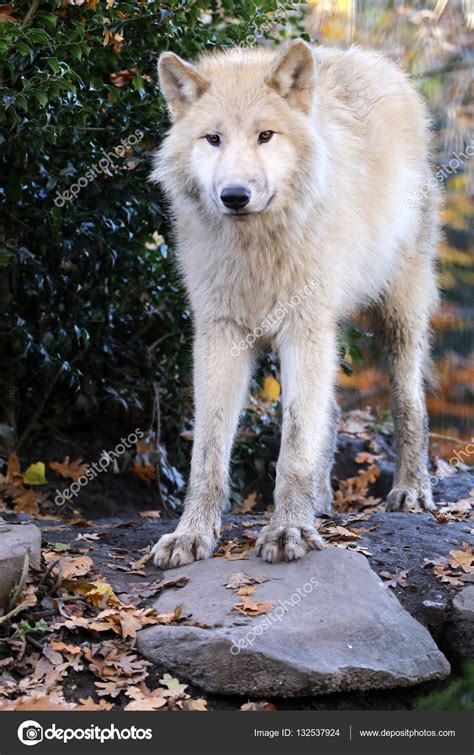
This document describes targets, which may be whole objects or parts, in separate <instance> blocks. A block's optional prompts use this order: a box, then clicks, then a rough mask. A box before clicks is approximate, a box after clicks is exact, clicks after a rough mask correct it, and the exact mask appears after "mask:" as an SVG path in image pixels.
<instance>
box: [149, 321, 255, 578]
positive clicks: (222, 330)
mask: <svg viewBox="0 0 474 755" xmlns="http://www.w3.org/2000/svg"><path fill="white" fill-rule="evenodd" d="M241 337H242V335H241V333H240V331H238V330H237V329H236V328H235V327H234V326H233V325H232V324H230V323H228V322H217V323H214V324H213V325H212V326H209V325H207V326H206V327H200V326H199V325H198V328H197V333H196V338H195V343H194V392H195V411H196V417H195V427H194V445H193V456H192V462H191V476H190V481H189V487H188V493H187V496H186V503H185V508H184V513H183V515H182V517H181V520H180V522H179V524H178V526H177V528H176V531H175V532H174V533H173V534H171V535H163V537H162V538H161V539H160V540H159V541H158V542H157V544H156V545H155V547H154V548H153V551H152V554H153V558H154V562H155V564H156V566H158V567H160V568H162V569H166V568H169V567H176V566H181V565H182V564H189V563H191V561H195V560H198V559H202V558H209V557H210V556H211V555H212V552H213V550H214V547H215V545H216V540H217V537H218V535H219V531H220V525H221V514H222V508H223V505H224V503H225V502H226V499H227V496H228V468H229V459H230V452H231V449H232V442H233V438H234V434H235V430H236V427H237V422H238V418H239V412H240V409H241V406H242V403H243V399H244V392H245V389H246V387H247V384H248V379H249V375H250V364H251V359H250V350H249V349H248V348H247V349H240V348H239V347H238V346H236V344H238V343H239V341H240V339H241Z"/></svg>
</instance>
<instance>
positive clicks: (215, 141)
mask: <svg viewBox="0 0 474 755" xmlns="http://www.w3.org/2000/svg"><path fill="white" fill-rule="evenodd" d="M206 139H207V141H208V142H209V144H212V146H213V147H218V146H219V144H220V143H221V138H220V136H219V134H206Z"/></svg>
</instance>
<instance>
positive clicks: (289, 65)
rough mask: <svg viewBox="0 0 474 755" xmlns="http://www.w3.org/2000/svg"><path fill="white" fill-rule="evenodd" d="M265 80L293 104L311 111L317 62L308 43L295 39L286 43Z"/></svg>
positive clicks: (304, 110)
mask: <svg viewBox="0 0 474 755" xmlns="http://www.w3.org/2000/svg"><path fill="white" fill-rule="evenodd" d="M265 81H266V83H267V84H268V86H270V87H271V88H272V89H274V90H275V91H276V92H278V94H279V95H280V96H281V97H284V98H285V99H286V100H288V102H289V103H290V104H291V105H293V106H295V107H297V108H299V109H300V110H303V112H305V113H309V111H310V110H311V104H312V100H313V91H314V83H315V63H314V56H313V51H312V50H311V47H310V46H309V45H308V43H307V42H305V41H304V40H303V39H295V40H294V41H293V42H290V43H289V44H288V45H285V47H283V49H282V50H281V52H279V54H278V57H277V59H276V60H275V62H274V64H273V66H272V69H271V71H270V73H269V75H268V76H267V77H266V79H265Z"/></svg>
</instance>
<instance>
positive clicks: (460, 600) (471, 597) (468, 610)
mask: <svg viewBox="0 0 474 755" xmlns="http://www.w3.org/2000/svg"><path fill="white" fill-rule="evenodd" d="M453 607H454V610H455V611H456V613H457V614H458V615H459V618H460V619H463V620H464V621H471V622H473V624H474V585H468V587H463V589H462V590H461V592H459V593H458V594H457V595H456V597H455V598H454V600H453Z"/></svg>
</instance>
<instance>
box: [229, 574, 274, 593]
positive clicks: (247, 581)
mask: <svg viewBox="0 0 474 755" xmlns="http://www.w3.org/2000/svg"><path fill="white" fill-rule="evenodd" d="M263 582H268V578H267V577H250V576H249V575H248V574H245V572H242V571H239V572H236V573H235V574H232V575H231V576H230V577H229V578H228V580H227V582H226V583H225V587H227V588H229V589H231V590H238V589H239V588H240V587H245V586H247V585H255V584H258V585H261V584H263Z"/></svg>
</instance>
